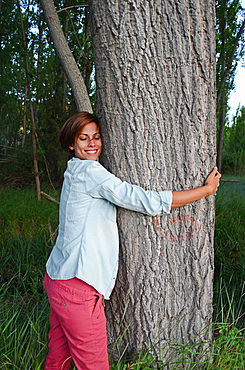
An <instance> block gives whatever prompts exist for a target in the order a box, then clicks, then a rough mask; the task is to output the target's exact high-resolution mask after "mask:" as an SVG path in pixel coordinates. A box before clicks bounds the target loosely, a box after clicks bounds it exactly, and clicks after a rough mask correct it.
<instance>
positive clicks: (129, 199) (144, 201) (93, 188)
mask: <svg viewBox="0 0 245 370" xmlns="http://www.w3.org/2000/svg"><path fill="white" fill-rule="evenodd" d="M86 175H87V176H88V178H89V181H86V186H87V189H86V191H87V193H88V194H90V195H91V196H92V197H94V198H103V199H106V200H108V201H109V202H111V203H113V204H115V205H116V206H119V207H122V208H126V209H130V210H132V211H136V212H141V213H144V214H147V215H151V216H155V215H163V214H166V213H169V212H170V210H171V204H172V192H171V191H169V190H166V191H160V192H156V191H152V190H144V189H143V188H141V187H140V186H138V185H132V184H129V183H127V182H125V181H121V180H120V179H119V178H117V177H116V176H114V175H112V174H111V173H110V172H108V171H107V170H106V169H105V168H104V167H103V166H102V165H101V164H99V163H98V162H93V163H91V164H90V165H89V166H88V167H87V174H86Z"/></svg>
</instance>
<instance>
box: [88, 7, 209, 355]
mask: <svg viewBox="0 0 245 370" xmlns="http://www.w3.org/2000/svg"><path fill="white" fill-rule="evenodd" d="M89 3H90V12H91V26H92V37H93V45H94V59H95V67H96V82H97V94H98V105H97V106H98V114H99V116H100V118H101V121H102V137H103V145H104V154H103V161H104V164H105V166H106V167H107V168H108V169H109V170H111V171H112V172H113V173H114V174H116V175H117V176H118V177H120V178H121V179H122V180H126V181H129V182H131V183H135V184H138V185H140V186H142V187H144V188H145V189H152V190H182V189H188V188H193V187H197V186H200V185H202V183H203V181H204V179H205V177H206V176H207V175H208V173H209V171H210V170H211V169H212V168H213V166H214V165H215V159H216V149H215V148H216V145H215V136H216V132H215V130H216V128H215V126H216V118H215V106H216V100H215V99H216V94H215V3H214V0H208V1H207V0H200V1H196V0H187V1H186V0H174V1H173V0H164V1H163V0H162V1H161V0H154V1H146V0H126V1H125V0H124V1H122V0H90V1H89ZM214 217H215V211H214V197H208V198H206V199H204V200H201V201H198V202H195V203H194V204H192V205H188V206H185V207H182V208H181V209H178V210H175V211H172V212H171V214H170V215H166V216H162V217H147V216H144V215H141V214H137V213H134V212H130V211H126V210H121V209H120V210H119V211H118V224H119V231H120V257H119V261H120V262H119V266H120V267H119V274H118V278H117V283H116V287H115V289H114V291H113V293H112V298H111V300H110V302H109V307H108V313H107V316H108V334H109V344H111V345H113V344H114V343H115V341H116V338H117V336H118V333H119V332H123V331H124V329H125V328H126V327H127V326H128V325H129V327H128V329H127V330H126V332H125V334H124V337H123V341H122V343H121V347H122V348H124V347H125V346H126V344H128V351H129V352H139V351H140V350H141V348H143V347H145V346H153V345H155V346H156V347H155V350H156V352H157V353H158V354H159V353H162V356H163V355H164V353H166V348H169V346H171V340H174V341H177V342H179V343H185V344H186V343H190V342H199V341H204V342H205V341H210V340H211V327H210V326H209V325H210V324H211V320H212V296H213V271H214V266H213V232H214ZM126 307H127V309H126V313H125V315H124V310H125V308H126ZM119 323H121V324H120V325H119ZM208 326H209V327H208Z"/></svg>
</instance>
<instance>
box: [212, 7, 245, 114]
mask: <svg viewBox="0 0 245 370" xmlns="http://www.w3.org/2000/svg"><path fill="white" fill-rule="evenodd" d="M241 14H242V6H241V1H240V0H216V61H217V63H216V86H217V90H219V89H220V87H221V81H222V77H223V75H224V73H225V70H226V69H227V67H231V69H230V71H229V75H228V78H227V79H226V82H225V92H226V100H225V104H226V113H227V111H228V98H229V95H230V93H231V91H232V90H233V89H234V88H235V83H234V79H235V72H236V68H237V63H238V60H240V59H241V58H242V57H243V56H244V48H243V46H244V35H242V36H241V39H240V42H239V44H238V47H237V49H236V51H235V55H234V59H233V62H232V65H231V66H229V61H230V56H231V53H232V48H233V45H234V43H235V40H236V37H237V33H238V31H239V29H240V27H241V22H242V20H241V19H240V18H239V15H241ZM220 111H221V103H219V105H218V107H217V117H219V114H220Z"/></svg>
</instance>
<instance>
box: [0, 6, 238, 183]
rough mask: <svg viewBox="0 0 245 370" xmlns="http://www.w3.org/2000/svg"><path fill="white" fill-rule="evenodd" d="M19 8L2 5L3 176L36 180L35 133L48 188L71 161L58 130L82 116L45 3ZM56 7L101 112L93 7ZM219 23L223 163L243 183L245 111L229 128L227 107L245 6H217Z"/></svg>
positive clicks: (0, 102)
mask: <svg viewBox="0 0 245 370" xmlns="http://www.w3.org/2000/svg"><path fill="white" fill-rule="evenodd" d="M19 5H20V8H18V1H13V0H11V1H8V4H7V6H6V3H5V2H4V1H1V2H0V19H1V25H0V27H1V29H0V41H1V50H0V53H1V75H0V79H1V87H0V128H1V130H0V155H1V158H0V160H1V174H2V175H4V174H8V175H10V174H15V175H17V174H18V176H20V173H21V172H22V173H25V174H26V175H27V176H26V175H25V176H22V180H21V181H23V180H24V179H25V181H27V182H29V181H32V180H31V178H32V174H33V140H34V141H35V138H33V136H32V135H31V133H32V132H33V131H34V130H32V129H31V127H32V126H33V127H34V126H35V137H36V140H37V144H36V145H37V153H36V156H37V160H38V166H39V168H38V174H39V175H40V177H41V179H42V181H44V182H46V181H47V176H50V179H49V180H52V182H53V183H54V184H57V185H58V184H59V185H60V184H61V181H62V175H63V171H64V168H65V163H66V159H67V157H66V156H65V155H64V153H62V152H61V150H60V148H59V145H58V140H57V138H58V134H59V130H60V127H61V126H62V124H63V123H64V121H65V120H66V118H67V117H68V116H70V115H71V114H72V113H74V112H75V111H76V106H75V103H74V99H73V96H72V92H71V89H70V88H69V86H68V84H67V79H66V76H65V75H64V73H63V70H62V67H61V65H60V63H59V60H58V57H57V56H56V53H55V51H54V48H53V44H52V41H51V39H50V34H49V31H48V28H47V25H46V23H45V20H44V17H43V12H42V9H41V6H40V4H39V2H38V1H20V3H19ZM55 6H56V9H57V10H58V14H59V19H60V22H61V24H62V25H63V30H64V33H65V35H66V38H67V41H68V44H69V46H70V49H71V50H72V53H73V55H74V57H75V59H76V61H77V64H78V67H79V69H80V71H81V74H82V76H83V78H84V81H85V85H86V88H87V91H88V93H89V96H90V100H91V103H92V106H93V110H94V111H95V112H96V106H95V101H96V85H95V79H94V64H93V54H92V45H91V37H90V31H89V17H88V10H87V6H81V3H80V2H79V1H74V0H73V1H55ZM64 9H65V10H64ZM20 11H21V14H22V24H21V20H20ZM216 22H217V23H216V37H217V39H216V45H217V81H216V86H217V143H218V148H217V151H218V159H217V163H218V164H219V169H220V170H221V171H222V173H233V174H234V175H239V176H242V175H244V173H245V155H244V147H245V142H244V140H245V134H244V133H245V131H244V125H245V123H244V121H245V118H244V115H245V111H244V107H243V106H239V107H237V112H236V115H235V116H234V117H233V120H232V125H229V104H228V101H229V96H230V94H231V92H232V91H233V90H234V89H235V82H234V81H235V74H236V69H237V63H238V61H242V60H243V55H244V10H243V8H242V7H241V5H240V2H239V1H238V0H235V1H225V0H219V1H216ZM30 105H31V107H30ZM30 108H31V109H30ZM31 110H32V111H33V114H32V113H31ZM3 164H4V165H3ZM18 176H17V177H18ZM15 177H16V176H15ZM20 177H21V176H20ZM5 181H6V180H5ZM15 181H17V180H16V179H15Z"/></svg>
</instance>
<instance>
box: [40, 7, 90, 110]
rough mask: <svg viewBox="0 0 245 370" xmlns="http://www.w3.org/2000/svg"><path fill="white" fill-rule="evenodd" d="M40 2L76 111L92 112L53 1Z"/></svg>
mask: <svg viewBox="0 0 245 370" xmlns="http://www.w3.org/2000/svg"><path fill="white" fill-rule="evenodd" d="M40 2H41V5H42V7H43V11H44V16H45V19H46V22H47V24H48V27H49V30H50V34H51V37H52V39H53V42H54V47H55V49H56V52H57V55H58V57H59V60H60V63H61V65H62V67H63V70H64V71H65V73H66V76H67V78H68V81H69V83H70V86H71V88H72V92H73V96H74V99H75V102H76V105H77V109H78V111H87V112H92V107H91V103H90V100H89V97H88V93H87V90H86V86H85V83H84V80H83V78H82V75H81V73H80V71H79V69H78V67H77V64H76V61H75V59H74V57H73V55H72V53H71V51H70V49H69V46H68V45H67V41H66V39H65V36H64V33H63V31H62V28H61V25H60V21H59V18H58V15H57V12H56V10H55V7H54V4H53V1H52V0H40Z"/></svg>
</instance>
